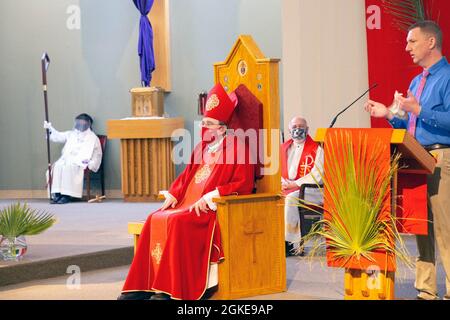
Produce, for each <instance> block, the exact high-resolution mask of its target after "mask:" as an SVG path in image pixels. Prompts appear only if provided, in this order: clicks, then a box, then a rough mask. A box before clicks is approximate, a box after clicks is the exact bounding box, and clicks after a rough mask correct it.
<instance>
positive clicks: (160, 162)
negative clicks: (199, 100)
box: [107, 118, 184, 202]
mask: <svg viewBox="0 0 450 320" xmlns="http://www.w3.org/2000/svg"><path fill="white" fill-rule="evenodd" d="M107 126H108V138H109V139H117V138H118V139H120V142H121V143H120V159H121V177H122V193H123V196H124V200H125V201H127V202H152V201H158V199H157V196H158V193H159V191H160V190H167V189H168V188H169V187H170V184H171V183H172V182H173V180H174V179H175V165H174V163H173V161H172V159H171V153H172V148H173V142H172V141H171V135H172V133H173V131H174V130H176V129H180V128H183V127H184V120H183V119H182V118H168V119H163V118H162V119H139V120H109V121H108V123H107Z"/></svg>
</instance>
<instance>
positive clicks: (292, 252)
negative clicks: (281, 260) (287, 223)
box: [284, 240, 305, 257]
mask: <svg viewBox="0 0 450 320" xmlns="http://www.w3.org/2000/svg"><path fill="white" fill-rule="evenodd" d="M284 248H285V253H286V257H303V256H304V255H305V250H304V247H303V240H302V241H301V242H300V247H299V249H295V248H294V245H293V244H292V243H291V242H289V241H285V242H284Z"/></svg>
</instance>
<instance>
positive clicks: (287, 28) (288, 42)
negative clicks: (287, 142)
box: [282, 0, 370, 137]
mask: <svg viewBox="0 0 450 320" xmlns="http://www.w3.org/2000/svg"><path fill="white" fill-rule="evenodd" d="M365 26H366V20H365V5H364V0H283V3H282V34H283V58H282V64H283V84H284V86H283V100H284V105H283V109H284V125H285V130H287V127H288V123H289V121H290V119H291V118H292V117H293V116H295V115H299V116H303V117H305V118H306V119H307V120H308V123H309V127H310V129H311V130H310V132H311V134H312V136H313V137H314V135H315V132H316V129H317V128H319V127H328V126H329V124H330V122H331V120H332V118H333V117H334V115H335V114H337V113H338V112H339V111H340V110H341V109H343V108H344V107H345V106H346V105H348V104H350V103H351V102H352V101H353V100H355V99H356V98H357V97H358V96H360V95H361V94H362V93H363V92H364V91H365V90H366V89H367V88H368V71H367V46H366V29H365ZM364 101H365V99H362V100H361V101H360V102H359V103H357V104H355V105H353V106H352V107H351V109H349V110H348V111H347V112H346V113H344V114H343V115H342V116H341V117H340V118H339V120H338V121H337V122H336V124H335V127H369V126H370V118H369V116H368V115H367V113H365V112H364V111H363V104H364Z"/></svg>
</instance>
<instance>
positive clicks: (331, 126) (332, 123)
mask: <svg viewBox="0 0 450 320" xmlns="http://www.w3.org/2000/svg"><path fill="white" fill-rule="evenodd" d="M376 86H378V84H377V83H375V84H374V85H372V86H371V87H370V88H369V89H367V90H366V92H364V93H363V94H362V95H361V96H359V97H358V98H357V99H356V100H355V101H353V102H352V103H351V104H350V105H349V106H348V107H346V108H345V109H344V110H342V111H341V112H339V113H338V114H337V115H336V116H335V117H334V119H333V121H331V124H330V127H329V128H333V126H334V124H335V122H336V120H337V119H338V117H339V116H340V115H341V114H343V113H344V112H345V111H347V109H348V108H350V107H351V106H352V105H354V104H355V103H356V102H358V101H359V100H360V99H361V98H362V97H364V96H365V95H366V94H367V93H368V92H369V91H370V90H372V89H373V88H375V87H376Z"/></svg>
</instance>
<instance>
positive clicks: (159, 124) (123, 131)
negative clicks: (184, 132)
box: [106, 118, 184, 139]
mask: <svg viewBox="0 0 450 320" xmlns="http://www.w3.org/2000/svg"><path fill="white" fill-rule="evenodd" d="M183 127H184V119H183V118H160V119H136V120H134V119H131V120H108V121H107V122H106V130H107V135H108V139H139V138H168V137H171V136H172V134H173V133H174V131H175V130H176V129H179V128H183Z"/></svg>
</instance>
